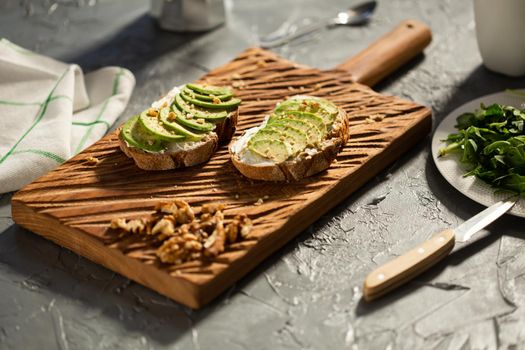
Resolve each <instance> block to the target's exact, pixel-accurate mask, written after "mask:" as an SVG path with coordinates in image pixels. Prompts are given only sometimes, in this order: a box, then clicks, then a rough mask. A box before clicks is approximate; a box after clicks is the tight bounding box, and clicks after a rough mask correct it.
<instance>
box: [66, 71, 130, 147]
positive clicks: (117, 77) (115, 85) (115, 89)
mask: <svg viewBox="0 0 525 350" xmlns="http://www.w3.org/2000/svg"><path fill="white" fill-rule="evenodd" d="M122 75H124V69H122V68H120V69H119V71H118V73H117V74H116V75H115V79H114V80H113V92H112V94H111V96H110V97H108V98H107V99H106V101H104V104H103V105H102V108H101V109H100V112H99V113H98V115H97V119H95V121H94V124H93V125H91V126H90V127H89V129H87V131H86V133H85V134H84V136H82V139H81V140H80V142H79V144H78V146H77V148H76V150H75V154H77V153H79V152H80V151H82V149H83V148H84V145H85V144H86V142H87V139H88V137H89V135H91V132H92V131H93V127H94V126H95V125H96V124H95V122H98V121H100V118H102V114H104V112H105V111H106V108H107V106H108V103H109V100H110V99H111V98H113V97H114V96H115V95H116V94H117V92H118V87H119V83H120V77H121V76H122Z"/></svg>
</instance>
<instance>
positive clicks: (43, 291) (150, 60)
mask: <svg viewBox="0 0 525 350" xmlns="http://www.w3.org/2000/svg"><path fill="white" fill-rule="evenodd" d="M349 3H351V1H349V0H345V1H343V0H325V1H316V0H307V1H299V0H295V1H292V0H266V1H256V0H236V1H230V2H228V8H229V10H228V22H227V24H226V25H225V26H223V27H221V28H218V29H217V30H215V31H212V32H209V33H201V34H192V35H189V34H186V35H183V34H173V33H166V32H162V31H159V30H158V29H157V28H156V27H155V25H154V23H153V22H152V20H151V19H150V18H149V17H148V16H147V15H146V14H145V13H146V11H147V7H148V2H147V1H145V0H115V1H109V0H106V1H96V0H84V1H81V0H69V1H67V0H61V1H51V0H48V1H44V0H42V1H36V0H33V1H32V0H23V1H22V0H2V1H0V36H2V37H6V38H8V39H9V40H11V41H13V42H15V43H17V44H19V45H22V46H25V47H26V48H28V49H31V50H35V51H38V52H41V53H44V54H48V55H51V56H53V57H56V58H59V59H63V60H67V61H71V62H77V63H80V64H81V65H82V67H83V68H84V69H85V70H88V71H89V70H91V69H94V68H97V67H99V66H104V65H122V66H125V67H128V68H130V69H131V70H132V71H133V72H134V73H135V74H136V77H137V81H138V84H137V88H136V90H135V92H134V95H133V97H132V102H131V103H130V105H129V107H128V109H127V112H126V113H125V115H131V113H132V112H134V111H137V110H140V109H142V108H143V107H144V106H146V105H147V104H148V103H149V102H150V101H151V100H152V99H153V98H155V97H157V96H158V95H160V94H161V93H162V92H165V91H167V90H168V89H169V88H170V87H171V86H172V85H174V84H178V83H181V82H185V81H189V80H193V79H195V78H198V77H199V76H200V75H202V74H203V73H205V72H206V71H207V70H208V69H210V68H213V67H216V66H218V65H220V64H223V63H225V62H227V61H228V60H229V59H231V58H232V57H234V55H235V54H237V53H238V52H240V51H242V50H243V49H244V48H245V47H247V46H249V45H254V44H256V41H257V37H258V35H261V34H265V33H268V32H269V31H271V30H272V29H274V28H276V27H277V26H279V25H280V24H281V23H282V22H283V21H300V20H301V19H302V18H308V19H311V20H312V19H313V20H315V18H320V17H323V16H327V15H331V14H332V13H334V12H337V11H338V10H339V9H341V8H344V7H346V6H347V5H348V4H349ZM55 4H57V5H55ZM405 18H417V19H420V20H422V21H424V22H426V23H427V24H428V25H430V27H431V28H432V30H433V33H434V40H433V42H432V44H431V46H430V47H429V48H428V49H427V50H426V54H425V56H424V57H421V58H419V59H418V60H416V61H415V62H412V63H411V64H410V65H409V66H408V67H406V68H405V69H402V70H400V71H399V72H398V73H396V74H394V75H393V76H392V77H390V78H389V79H388V80H387V81H385V82H383V83H381V84H380V85H378V86H376V89H377V90H379V91H381V92H383V93H387V94H394V95H399V96H402V97H405V98H407V99H411V100H414V101H417V102H419V103H422V104H425V105H428V106H432V109H433V112H434V122H435V123H436V122H439V121H440V120H441V119H442V118H443V117H444V116H446V114H447V113H448V112H450V111H451V110H452V109H454V108H456V107H458V106H459V105H461V104H463V103H464V102H467V101H469V100H471V99H473V98H475V97H478V96H481V95H484V94H486V93H490V92H495V91H500V90H502V89H505V88H509V87H523V85H524V83H525V82H524V80H523V79H510V78H505V77H503V76H500V75H496V74H493V73H491V72H489V71H487V70H486V69H484V68H483V67H482V66H481V58H480V56H479V53H478V51H477V46H476V41H475V32H474V23H473V14H472V3H471V1H452V0H449V1H430V0H425V1H416V0H390V1H385V0H383V1H380V5H379V8H378V11H377V14H376V16H375V17H374V20H373V22H372V23H370V25H369V26H367V27H363V28H357V29H350V28H337V29H334V30H331V31H325V32H322V33H319V34H318V35H316V36H314V37H313V38H309V39H308V40H305V41H303V42H300V43H296V44H293V45H289V46H287V47H284V48H280V49H277V50H276V51H277V52H278V53H280V54H281V55H283V56H285V57H289V58H291V59H294V60H297V61H299V62H301V63H305V64H309V65H312V66H316V67H320V68H329V67H332V66H334V65H336V64H337V63H339V62H341V61H343V60H344V59H345V58H347V57H350V56H351V55H353V54H355V53H357V52H358V51H359V50H360V49H362V48H364V47H366V45H367V44H368V43H370V42H371V41H372V40H373V39H375V38H376V37H378V36H379V35H381V34H382V33H384V32H386V31H388V30H389V29H391V28H392V27H393V26H394V25H396V24H397V23H398V22H399V21H400V20H402V19H405ZM0 83H1V77H0ZM434 125H436V124H434ZM429 146H430V137H427V138H426V139H425V140H424V141H423V142H421V143H419V144H418V145H417V146H416V147H415V148H414V149H413V150H412V151H411V152H409V153H408V154H406V155H405V156H403V157H402V158H401V159H400V160H399V161H398V162H396V163H395V164H394V165H393V166H391V167H389V168H388V169H387V170H385V171H383V172H382V173H381V174H380V175H379V176H378V177H377V178H375V179H374V180H373V181H371V182H370V183H368V184H367V185H366V186H364V187H363V188H362V189H361V190H360V191H358V192H357V193H355V194H353V195H351V196H349V197H348V198H347V199H346V200H345V201H344V202H342V203H341V204H340V205H339V206H337V207H336V208H335V209H334V210H332V211H330V212H329V213H328V214H327V215H325V216H324V217H322V218H321V219H320V220H319V221H318V222H317V223H315V224H314V225H312V226H311V227H310V228H309V229H308V230H306V231H305V232H304V233H302V234H301V235H300V236H299V237H298V238H297V239H295V240H294V241H292V242H291V243H289V244H288V245H287V246H286V247H285V248H284V249H282V250H281V251H280V252H278V253H277V254H275V255H274V256H273V257H271V258H270V259H268V260H267V261H266V262H265V263H263V264H262V265H261V266H260V267H259V268H257V269H256V270H255V271H253V272H252V273H250V274H249V275H248V276H247V277H246V278H244V279H243V280H241V281H240V282H239V283H237V284H236V285H235V286H233V287H232V288H231V289H230V290H228V291H227V292H226V293H225V294H224V295H223V296H221V297H220V298H219V299H218V300H216V301H215V302H214V303H212V304H211V305H209V306H208V307H206V308H205V309H203V310H201V311H198V312H195V311H191V310H189V309H187V308H185V307H182V306H180V305H178V304H176V303H174V302H172V301H170V300H169V299H166V298H165V297H162V296H160V295H158V294H156V293H155V292H153V291H150V290H148V289H147V288H145V287H142V286H140V285H137V284H135V283H132V282H130V281H128V280H127V279H125V278H123V277H121V276H119V275H116V274H114V273H113V272H111V271H108V270H106V269H104V268H102V267H100V266H98V265H96V264H94V263H91V262H90V261H88V260H86V259H84V258H81V257H79V256H77V255H76V254H73V253H71V252H70V251H68V250H66V249H62V248H60V247H58V246H56V245H54V244H52V243H50V242H47V241H46V240H44V239H42V238H40V237H38V236H36V235H34V234H32V233H31V232H28V231H26V230H24V229H22V228H20V227H18V226H17V225H15V224H14V223H13V221H12V220H11V218H10V195H3V196H2V197H1V199H0V232H1V234H0V295H1V297H0V348H1V349H63V350H65V349H232V350H233V349H278V348H279V349H280V348H283V349H343V348H349V349H497V348H501V349H520V348H522V349H523V348H525V273H524V271H525V239H524V238H525V232H524V231H525V230H524V223H525V221H524V220H523V219H519V218H514V217H504V218H502V219H501V220H499V221H498V222H497V223H495V224H493V225H492V226H491V227H490V228H489V230H488V231H486V234H487V237H485V238H483V239H480V240H479V241H477V242H476V243H475V244H473V245H471V246H469V247H467V248H465V249H461V250H459V251H457V252H455V253H454V254H452V255H451V256H450V257H449V258H447V259H446V261H444V262H443V263H441V264H440V265H438V266H437V267H436V268H433V269H432V270H430V271H428V272H427V273H425V274H423V275H422V276H420V277H418V278H417V279H416V280H415V281H413V282H412V283H410V284H409V285H407V286H405V287H403V288H401V289H399V290H398V291H396V292H395V293H393V294H391V295H390V296H388V297H386V298H385V299H383V300H381V301H379V302H377V303H374V304H370V305H365V304H363V303H362V302H361V301H360V289H361V285H362V282H363V278H364V277H365V275H366V274H367V273H368V272H369V271H371V270H372V269H374V268H375V267H376V266H377V265H378V264H380V263H381V262H384V261H386V260H388V259H389V258H391V257H393V256H395V255H398V254H400V253H402V252H403V251H405V250H406V249H407V248H408V247H411V246H413V245H415V244H416V243H417V242H420V241H421V240H424V239H425V238H427V237H429V236H430V235H431V234H432V233H435V232H436V231H438V230H440V229H443V228H446V227H450V226H454V225H456V224H458V223H461V222H462V221H463V220H465V219H467V218H468V217H470V216H472V215H473V214H475V213H476V212H478V211H480V210H481V209H482V207H481V206H480V205H477V204H476V203H474V202H472V201H471V200H469V199H467V198H466V197H464V196H463V195H461V194H460V193H458V192H456V191H455V190H454V189H453V188H452V187H451V186H450V185H448V183H446V182H445V180H443V179H442V178H441V176H440V175H439V173H438V172H437V169H436V168H435V166H434V164H433V163H432V161H431V159H430V156H429V149H430V147H429Z"/></svg>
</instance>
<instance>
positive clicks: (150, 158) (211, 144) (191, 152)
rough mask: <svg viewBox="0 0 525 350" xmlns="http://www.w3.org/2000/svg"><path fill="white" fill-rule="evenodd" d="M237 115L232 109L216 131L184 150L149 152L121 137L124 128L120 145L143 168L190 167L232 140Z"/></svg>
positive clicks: (207, 158) (216, 126) (201, 161)
mask: <svg viewBox="0 0 525 350" xmlns="http://www.w3.org/2000/svg"><path fill="white" fill-rule="evenodd" d="M237 117H238V109H235V110H233V111H231V112H230V114H229V115H228V117H227V118H226V119H224V120H223V121H222V122H220V123H218V124H216V125H215V130H214V131H212V132H210V133H208V134H207V135H206V136H205V137H204V138H203V139H202V140H201V141H198V142H195V143H193V144H192V145H191V146H190V147H188V148H187V149H184V150H177V151H169V150H166V151H164V152H147V151H144V150H142V149H139V148H136V147H131V146H129V145H128V144H127V143H126V141H124V140H123V138H122V137H120V132H121V131H122V128H120V129H119V130H118V133H119V146H120V149H121V150H122V151H123V152H124V153H125V154H126V156H128V157H129V158H132V159H133V160H134V161H135V164H136V165H137V166H138V167H139V168H141V169H143V170H170V169H177V168H183V167H189V166H193V165H197V164H200V163H204V162H206V161H208V160H209V159H210V157H211V156H212V155H213V154H214V153H215V151H217V149H218V148H219V146H221V145H224V144H227V143H229V142H230V140H231V138H232V136H233V134H234V133H235V128H236V126H237Z"/></svg>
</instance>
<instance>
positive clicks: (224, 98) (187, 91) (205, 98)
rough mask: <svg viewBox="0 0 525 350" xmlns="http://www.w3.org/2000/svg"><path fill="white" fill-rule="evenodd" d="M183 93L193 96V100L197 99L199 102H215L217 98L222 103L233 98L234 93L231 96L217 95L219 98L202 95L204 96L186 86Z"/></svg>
mask: <svg viewBox="0 0 525 350" xmlns="http://www.w3.org/2000/svg"><path fill="white" fill-rule="evenodd" d="M182 93H184V94H186V95H188V96H191V97H192V98H196V99H197V100H201V101H213V99H215V98H218V99H219V100H221V101H227V100H229V99H230V98H232V97H233V92H230V93H229V94H224V95H217V96H215V95H202V94H199V93H198V92H195V91H193V90H190V89H188V88H187V87H186V86H185V87H183V88H182Z"/></svg>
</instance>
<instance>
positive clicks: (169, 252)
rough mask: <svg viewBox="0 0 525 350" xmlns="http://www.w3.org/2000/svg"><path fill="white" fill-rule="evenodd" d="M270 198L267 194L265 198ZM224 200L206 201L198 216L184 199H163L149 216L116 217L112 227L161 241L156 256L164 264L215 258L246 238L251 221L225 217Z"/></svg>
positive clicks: (244, 215)
mask: <svg viewBox="0 0 525 350" xmlns="http://www.w3.org/2000/svg"><path fill="white" fill-rule="evenodd" d="M266 198H267V197H266ZM223 209H224V205H223V204H221V203H206V204H204V205H202V206H201V208H200V215H199V216H196V215H195V211H194V209H193V208H192V207H191V206H190V205H189V204H188V203H187V202H185V201H182V200H174V201H171V202H160V203H158V204H157V205H156V206H155V214H153V215H152V216H151V217H150V218H147V219H146V218H143V219H131V220H126V219H124V218H116V219H113V220H112V221H111V228H112V229H113V230H117V231H119V232H121V233H124V234H139V235H146V236H148V237H151V238H153V239H155V241H156V242H160V247H159V248H158V249H157V251H156V254H157V257H158V258H159V259H160V261H162V262H163V263H167V264H181V263H184V262H187V261H192V260H198V259H205V258H214V257H216V256H218V255H220V254H221V253H223V252H224V251H225V250H226V248H227V246H228V244H232V243H235V242H238V241H239V240H242V239H245V238H246V237H247V236H248V234H249V232H250V231H251V229H252V226H253V225H252V222H251V220H250V219H249V218H248V217H247V216H246V214H241V215H237V216H235V217H234V218H233V219H232V220H231V221H226V222H225V219H224V213H223V212H222V210H223Z"/></svg>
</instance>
